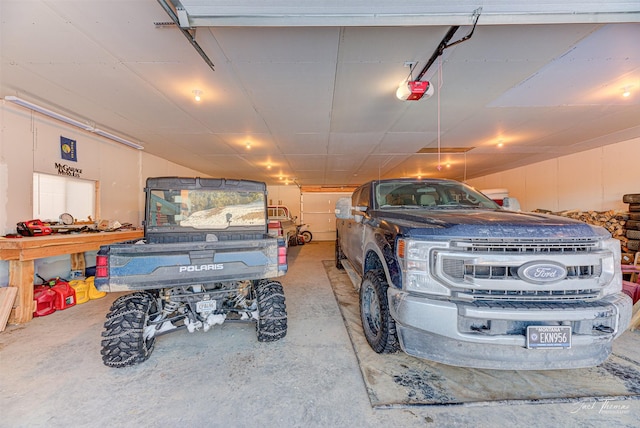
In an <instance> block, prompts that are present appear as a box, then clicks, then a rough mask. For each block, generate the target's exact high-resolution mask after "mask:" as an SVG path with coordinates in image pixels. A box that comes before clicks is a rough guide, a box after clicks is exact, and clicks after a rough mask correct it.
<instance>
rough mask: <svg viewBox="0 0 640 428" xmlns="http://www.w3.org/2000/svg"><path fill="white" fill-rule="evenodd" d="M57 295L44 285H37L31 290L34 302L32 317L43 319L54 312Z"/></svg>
mask: <svg viewBox="0 0 640 428" xmlns="http://www.w3.org/2000/svg"><path fill="white" fill-rule="evenodd" d="M56 297H57V294H56V292H55V291H53V290H52V289H51V288H50V287H48V286H46V285H39V286H37V287H36V288H34V289H33V300H35V301H36V309H35V311H34V312H33V316H34V317H43V316H45V315H49V314H51V313H53V312H55V311H56V308H55V302H56Z"/></svg>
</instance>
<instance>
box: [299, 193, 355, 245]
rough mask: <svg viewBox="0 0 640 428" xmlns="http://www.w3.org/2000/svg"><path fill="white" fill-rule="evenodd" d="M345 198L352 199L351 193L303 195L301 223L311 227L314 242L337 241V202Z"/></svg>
mask: <svg viewBox="0 0 640 428" xmlns="http://www.w3.org/2000/svg"><path fill="white" fill-rule="evenodd" d="M344 197H351V193H324V192H309V193H305V192H303V193H302V195H301V201H302V203H301V207H300V208H301V210H300V211H301V213H300V214H301V221H302V223H306V224H308V225H309V230H310V231H311V233H312V234H313V240H314V241H334V240H335V239H336V214H335V209H336V201H337V200H338V199H340V198H344Z"/></svg>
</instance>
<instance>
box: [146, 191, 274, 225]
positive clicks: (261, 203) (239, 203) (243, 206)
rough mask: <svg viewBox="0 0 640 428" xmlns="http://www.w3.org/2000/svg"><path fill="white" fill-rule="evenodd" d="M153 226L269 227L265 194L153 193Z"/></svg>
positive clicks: (151, 211) (150, 222) (151, 201)
mask: <svg viewBox="0 0 640 428" xmlns="http://www.w3.org/2000/svg"><path fill="white" fill-rule="evenodd" d="M149 197H150V198H151V200H150V201H149V202H150V203H149V215H148V219H149V225H150V226H169V227H176V226H179V227H189V228H195V229H226V228H228V227H233V226H255V225H265V224H266V218H265V195H264V193H262V192H238V191H228V190H152V191H151V192H150V194H149Z"/></svg>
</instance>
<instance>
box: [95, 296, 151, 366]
mask: <svg viewBox="0 0 640 428" xmlns="http://www.w3.org/2000/svg"><path fill="white" fill-rule="evenodd" d="M157 312H158V306H157V303H156V300H155V298H154V296H153V295H152V294H151V293H146V292H136V293H132V294H127V295H125V296H121V297H119V298H117V299H116V300H115V301H114V302H113V304H112V305H111V309H110V311H109V313H108V314H107V320H106V321H105V323H104V331H103V332H102V338H103V339H102V342H101V345H102V350H101V351H100V353H101V354H102V361H103V363H104V364H105V365H106V366H109V367H126V366H132V365H135V364H138V363H141V362H143V361H145V360H147V359H148V358H149V356H150V355H151V352H153V347H154V345H155V341H156V339H155V337H153V336H152V337H147V335H146V334H145V330H147V327H148V326H149V321H150V320H151V318H152V317H153V316H154V314H156V313H157Z"/></svg>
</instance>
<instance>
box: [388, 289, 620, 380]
mask: <svg viewBox="0 0 640 428" xmlns="http://www.w3.org/2000/svg"><path fill="white" fill-rule="evenodd" d="M388 297H389V308H390V311H391V315H392V316H393V318H394V319H395V321H396V328H397V332H398V339H399V340H400V345H401V347H402V349H403V350H404V351H405V352H406V353H407V354H409V355H413V356H415V357H419V358H424V359H428V360H432V361H437V362H440V363H444V364H449V365H453V366H461V367H475V368H485V369H502V370H547V369H570V368H581V367H593V366H596V365H598V364H600V363H602V362H603V361H604V360H606V359H607V357H608V356H609V354H610V353H611V345H612V342H613V339H615V338H616V337H618V336H620V335H621V334H622V333H623V332H624V331H625V330H626V329H627V328H628V326H629V323H630V320H631V312H632V302H631V299H630V298H629V297H628V296H627V295H626V294H624V293H618V294H615V295H612V296H607V297H606V298H604V299H601V300H599V301H597V302H587V303H582V304H581V303H578V302H570V303H557V302H555V303H545V302H534V303H531V302H527V303H525V302H518V303H513V302H500V301H498V302H451V301H445V300H434V299H429V298H427V297H423V296H418V295H415V294H409V293H406V292H404V291H402V290H397V289H393V288H389V291H388ZM529 325H532V326H545V325H552V326H553V325H571V327H572V336H571V347H570V348H559V349H538V348H536V349H528V348H527V347H526V328H527V326H529Z"/></svg>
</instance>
